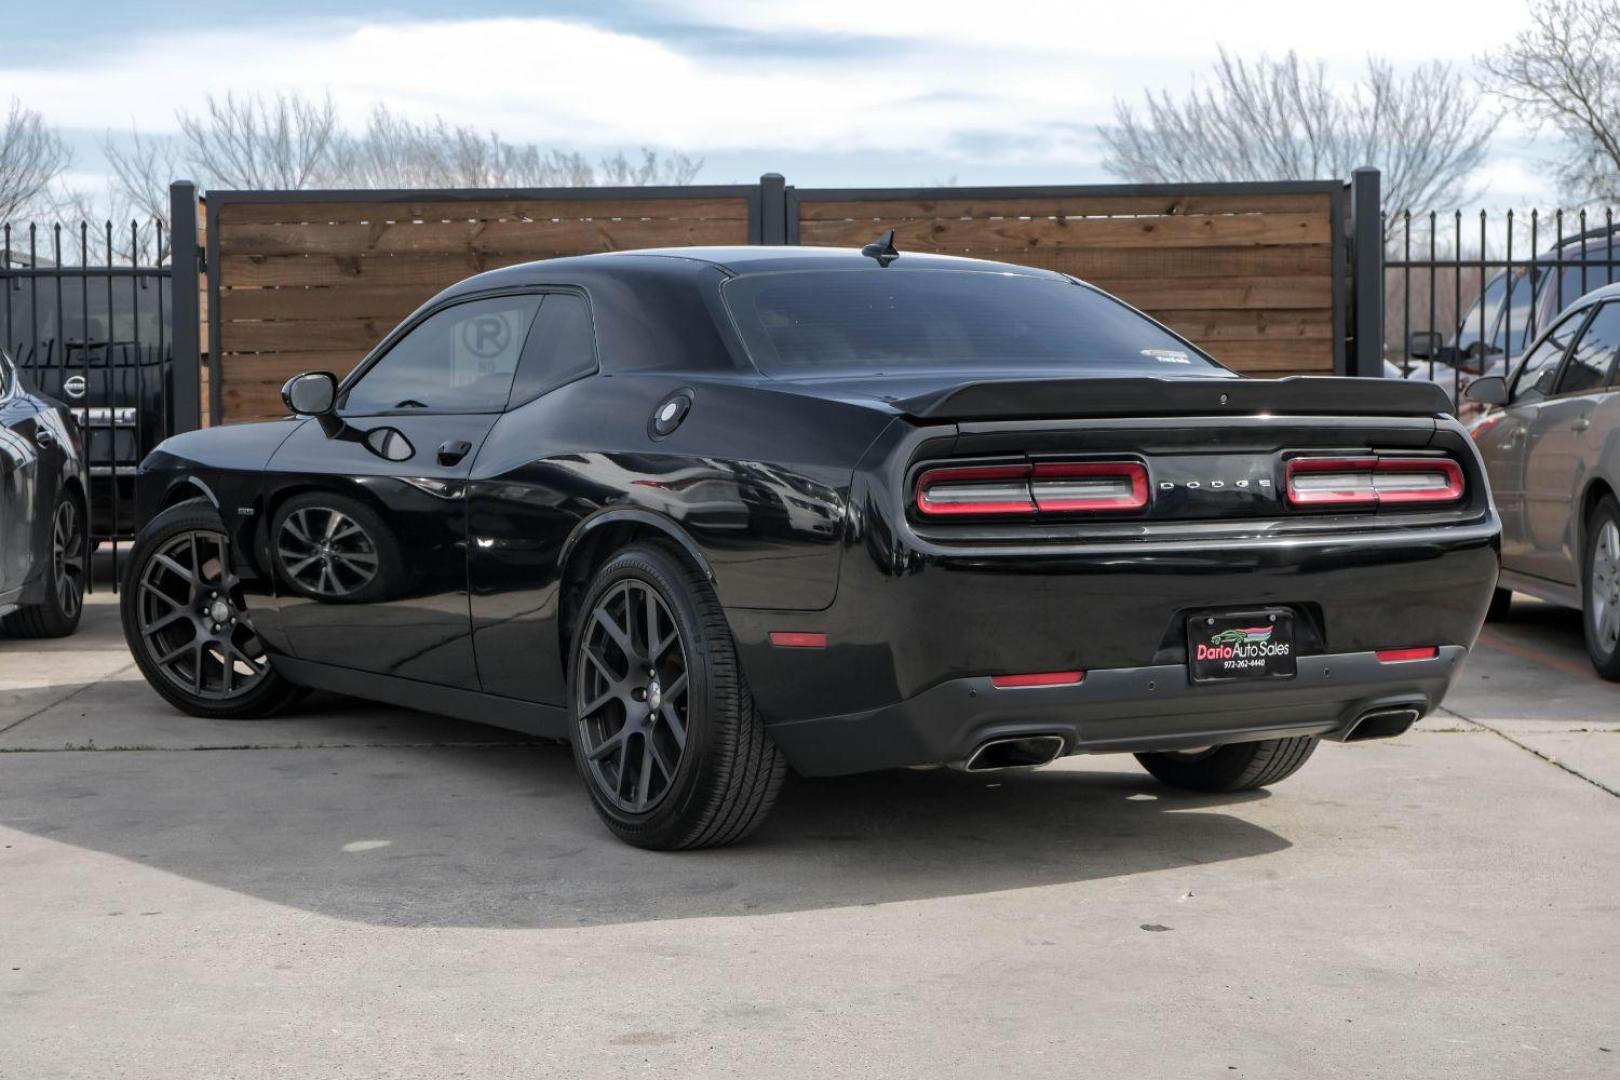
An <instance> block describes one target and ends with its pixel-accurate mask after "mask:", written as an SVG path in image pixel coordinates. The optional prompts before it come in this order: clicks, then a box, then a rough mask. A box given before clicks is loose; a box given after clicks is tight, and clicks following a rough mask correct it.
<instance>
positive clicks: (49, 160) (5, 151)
mask: <svg viewBox="0 0 1620 1080" xmlns="http://www.w3.org/2000/svg"><path fill="white" fill-rule="evenodd" d="M72 161H73V152H72V151H71V150H70V149H69V148H68V145H67V142H66V141H65V140H63V138H62V136H61V135H60V134H58V133H57V132H56V130H55V129H53V128H48V127H46V126H45V122H44V120H43V119H42V118H41V116H40V114H39V113H37V112H35V111H34V110H32V109H25V108H23V104H22V102H20V101H18V100H17V99H16V98H12V99H11V107H10V109H9V110H8V111H7V113H6V117H5V122H4V123H3V124H0V221H5V220H9V219H10V218H13V217H19V216H22V215H23V214H25V213H26V212H28V211H30V210H31V209H33V208H34V207H35V204H36V203H37V202H38V201H39V200H41V199H42V198H44V197H46V196H47V194H48V193H49V191H50V187H51V185H52V184H53V183H55V182H56V179H57V178H58V177H60V176H61V175H62V173H63V172H65V171H66V170H67V167H68V165H69V164H71V163H72Z"/></svg>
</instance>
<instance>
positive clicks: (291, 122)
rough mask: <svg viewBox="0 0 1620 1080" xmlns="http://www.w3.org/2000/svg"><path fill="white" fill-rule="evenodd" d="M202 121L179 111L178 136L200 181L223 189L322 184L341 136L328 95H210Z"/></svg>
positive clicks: (300, 186) (283, 188)
mask: <svg viewBox="0 0 1620 1080" xmlns="http://www.w3.org/2000/svg"><path fill="white" fill-rule="evenodd" d="M207 101H208V109H207V112H206V113H205V114H204V115H202V116H193V115H192V114H191V113H188V112H185V111H183V110H182V111H181V112H180V113H179V114H178V118H179V121H180V132H181V135H182V136H183V137H184V139H185V142H186V150H187V158H188V160H189V162H190V164H191V166H192V167H193V168H194V169H195V170H196V171H197V172H198V174H199V175H198V179H199V180H202V181H204V182H205V183H208V184H210V185H213V186H215V187H222V188H269V189H275V190H290V189H298V188H307V187H312V186H316V185H317V184H320V183H322V182H324V180H325V178H326V176H327V174H328V173H329V171H330V168H331V157H332V151H333V144H334V142H335V141H336V140H337V138H338V136H339V129H338V119H337V109H336V107H335V106H334V105H333V104H332V95H331V94H326V95H324V96H323V97H322V98H321V99H320V100H319V101H312V100H309V99H307V98H305V97H303V95H301V94H298V93H296V92H295V93H291V94H277V95H276V96H275V97H273V98H264V97H257V96H243V97H237V96H236V95H235V94H230V93H227V94H226V95H225V97H224V99H223V100H221V99H219V98H216V97H214V96H213V95H212V94H210V95H209V96H208V99H207Z"/></svg>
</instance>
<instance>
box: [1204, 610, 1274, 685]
mask: <svg viewBox="0 0 1620 1080" xmlns="http://www.w3.org/2000/svg"><path fill="white" fill-rule="evenodd" d="M1187 670H1188V672H1189V674H1191V676H1192V680H1193V681H1194V682H1226V681H1229V680H1232V679H1288V678H1292V677H1293V675H1294V614H1293V612H1291V611H1287V610H1277V609H1272V608H1267V609H1262V610H1259V611H1236V612H1232V613H1230V614H1224V615H1199V616H1197V617H1196V618H1191V619H1188V620H1187Z"/></svg>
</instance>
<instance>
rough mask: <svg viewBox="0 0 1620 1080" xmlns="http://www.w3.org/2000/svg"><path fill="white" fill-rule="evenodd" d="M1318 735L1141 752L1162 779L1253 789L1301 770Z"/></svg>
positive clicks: (1195, 786) (1192, 787)
mask: <svg viewBox="0 0 1620 1080" xmlns="http://www.w3.org/2000/svg"><path fill="white" fill-rule="evenodd" d="M1318 741H1319V740H1318V739H1317V738H1316V737H1315V736H1314V735H1300V736H1297V737H1295V738H1291V739H1264V740H1262V741H1260V742H1241V743H1232V744H1230V745H1228V746H1216V747H1212V748H1210V749H1208V750H1203V751H1164V752H1155V753H1148V754H1137V755H1136V760H1137V761H1140V762H1141V763H1142V767H1143V768H1144V769H1146V770H1147V771H1148V772H1150V773H1152V774H1153V776H1154V777H1155V778H1156V779H1158V780H1159V781H1160V782H1162V783H1166V784H1169V785H1170V786H1171V787H1178V788H1186V789H1187V790H1189V791H1209V792H1229V791H1253V790H1254V789H1255V788H1262V787H1267V786H1269V785H1271V784H1275V783H1277V782H1278V781H1279V780H1284V779H1286V778H1288V777H1290V776H1292V775H1294V773H1296V772H1298V771H1299V769H1300V767H1301V766H1302V765H1304V764H1305V762H1306V761H1307V760H1309V758H1310V756H1311V754H1312V753H1314V752H1315V750H1316V744H1317V742H1318Z"/></svg>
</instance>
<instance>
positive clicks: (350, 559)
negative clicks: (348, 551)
mask: <svg viewBox="0 0 1620 1080" xmlns="http://www.w3.org/2000/svg"><path fill="white" fill-rule="evenodd" d="M332 558H333V559H335V560H336V561H337V564H338V565H339V566H342V567H344V568H345V569H347V570H351V571H353V572H354V574H355V575H356V576H357V577H359V578H362V579H364V578H365V576H366V574H367V573H369V570H368V568H367V567H366V565H365V564H364V563H362V562H360V561H359V560H358V559H356V558H355V557H354V556H352V555H344V554H342V553H339V552H334V553H333V555H332ZM372 562H373V565H375V563H376V560H372Z"/></svg>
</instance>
